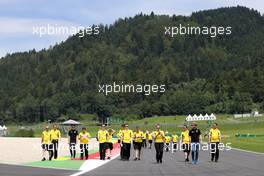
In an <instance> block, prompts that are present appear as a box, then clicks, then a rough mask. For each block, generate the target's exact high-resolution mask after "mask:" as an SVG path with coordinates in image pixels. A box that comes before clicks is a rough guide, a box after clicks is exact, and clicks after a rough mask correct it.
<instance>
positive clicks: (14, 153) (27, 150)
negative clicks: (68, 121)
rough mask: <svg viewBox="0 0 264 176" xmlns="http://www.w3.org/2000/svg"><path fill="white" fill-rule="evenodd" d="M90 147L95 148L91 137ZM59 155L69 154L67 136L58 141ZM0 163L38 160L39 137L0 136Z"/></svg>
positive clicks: (39, 150)
mask: <svg viewBox="0 0 264 176" xmlns="http://www.w3.org/2000/svg"><path fill="white" fill-rule="evenodd" d="M90 143H91V144H95V145H90V147H91V149H92V148H96V147H97V146H98V145H96V140H95V139H92V140H91V142H90ZM59 147H60V149H59V157H60V156H67V155H69V147H68V140H67V138H62V139H61V141H60V142H59ZM0 151H1V157H0V163H2V164H23V163H28V162H34V161H40V160H41V157H42V149H41V139H40V138H22V137H0Z"/></svg>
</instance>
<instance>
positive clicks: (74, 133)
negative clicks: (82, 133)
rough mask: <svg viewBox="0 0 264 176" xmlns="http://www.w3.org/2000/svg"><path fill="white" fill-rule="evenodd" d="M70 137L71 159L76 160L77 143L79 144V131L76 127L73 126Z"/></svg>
mask: <svg viewBox="0 0 264 176" xmlns="http://www.w3.org/2000/svg"><path fill="white" fill-rule="evenodd" d="M68 135H69V137H68V141H69V145H70V153H71V159H74V158H75V156H76V143H77V136H78V131H77V130H76V129H75V125H72V126H71V129H70V131H69V133H68Z"/></svg>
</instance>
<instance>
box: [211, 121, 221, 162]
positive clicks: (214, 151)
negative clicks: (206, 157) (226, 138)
mask: <svg viewBox="0 0 264 176" xmlns="http://www.w3.org/2000/svg"><path fill="white" fill-rule="evenodd" d="M209 142H210V147H211V161H212V162H213V161H215V162H218V159H219V143H220V142H221V132H220V130H219V129H218V124H217V123H214V124H213V127H212V128H211V129H210V132H209Z"/></svg>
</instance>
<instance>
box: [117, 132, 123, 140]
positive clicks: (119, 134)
mask: <svg viewBox="0 0 264 176" xmlns="http://www.w3.org/2000/svg"><path fill="white" fill-rule="evenodd" d="M122 132H123V130H122V129H120V130H119V132H118V133H117V137H118V139H119V140H121V137H122Z"/></svg>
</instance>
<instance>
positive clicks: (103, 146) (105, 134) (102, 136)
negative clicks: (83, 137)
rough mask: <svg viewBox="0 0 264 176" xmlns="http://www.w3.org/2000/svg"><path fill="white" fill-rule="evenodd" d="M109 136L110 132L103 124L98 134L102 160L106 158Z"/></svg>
mask: <svg viewBox="0 0 264 176" xmlns="http://www.w3.org/2000/svg"><path fill="white" fill-rule="evenodd" d="M108 136H109V133H108V131H107V130H106V129H105V125H104V124H103V125H102V127H101V129H100V130H99V131H98V135H97V140H98V141H99V153H100V160H105V152H106V142H107V139H108Z"/></svg>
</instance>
